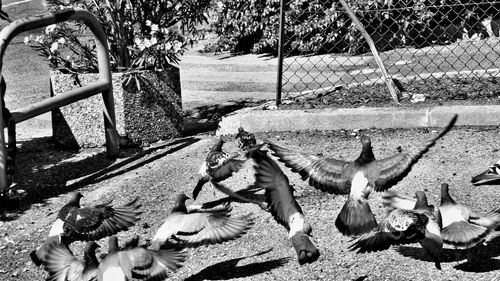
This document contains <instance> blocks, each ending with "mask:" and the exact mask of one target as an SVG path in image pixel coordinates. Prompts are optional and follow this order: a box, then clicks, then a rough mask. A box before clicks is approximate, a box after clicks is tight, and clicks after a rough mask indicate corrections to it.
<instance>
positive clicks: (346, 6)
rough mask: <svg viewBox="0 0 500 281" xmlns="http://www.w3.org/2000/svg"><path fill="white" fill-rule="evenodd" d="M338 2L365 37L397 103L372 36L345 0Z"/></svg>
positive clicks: (397, 100)
mask: <svg viewBox="0 0 500 281" xmlns="http://www.w3.org/2000/svg"><path fill="white" fill-rule="evenodd" d="M339 1H340V4H342V6H343V7H344V9H345V11H346V12H347V14H348V15H349V17H350V18H351V20H352V22H354V24H355V25H356V27H357V28H358V30H359V32H361V35H362V36H363V37H364V38H365V40H366V42H367V43H368V46H369V47H370V50H371V51H372V54H373V58H374V59H375V62H376V63H377V64H378V67H379V68H380V71H381V72H382V77H383V78H384V82H385V84H386V85H387V88H388V89H389V93H390V94H391V96H392V99H393V100H394V101H395V102H396V103H399V96H398V93H397V92H396V90H395V88H394V85H393V84H392V83H393V81H392V79H391V78H390V77H389V75H388V74H387V71H386V70H385V66H384V63H383V62H382V59H381V58H380V56H379V54H378V51H377V47H376V46H375V44H374V43H373V40H372V38H371V37H370V34H368V32H367V31H366V29H365V28H364V27H363V24H362V23H361V22H360V21H359V20H358V18H357V17H356V15H355V14H354V12H353V11H352V10H351V8H350V7H349V5H348V4H347V3H346V2H345V0H339Z"/></svg>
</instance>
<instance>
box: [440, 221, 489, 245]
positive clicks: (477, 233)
mask: <svg viewBox="0 0 500 281" xmlns="http://www.w3.org/2000/svg"><path fill="white" fill-rule="evenodd" d="M490 232H491V229H489V228H486V227H483V226H480V225H475V224H471V223H468V222H466V221H458V222H454V223H452V224H450V225H448V226H447V227H445V228H444V229H443V230H442V231H441V236H442V237H443V241H444V242H446V243H447V244H450V245H453V246H455V247H457V248H470V247H472V246H474V245H476V244H477V243H479V242H481V241H482V240H483V239H484V238H485V237H486V236H487V235H488V234H489V233H490Z"/></svg>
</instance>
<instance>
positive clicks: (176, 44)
mask: <svg viewBox="0 0 500 281" xmlns="http://www.w3.org/2000/svg"><path fill="white" fill-rule="evenodd" d="M181 49H182V43H181V42H179V41H176V42H175V43H174V52H178V51H180V50H181Z"/></svg>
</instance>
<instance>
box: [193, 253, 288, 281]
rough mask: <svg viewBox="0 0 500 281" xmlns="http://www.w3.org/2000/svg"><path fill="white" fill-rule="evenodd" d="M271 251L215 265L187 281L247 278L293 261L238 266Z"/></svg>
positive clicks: (279, 260)
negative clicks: (243, 261)
mask: <svg viewBox="0 0 500 281" xmlns="http://www.w3.org/2000/svg"><path fill="white" fill-rule="evenodd" d="M271 250H272V248H271V249H269V250H265V251H263V252H260V253H257V254H255V255H250V256H245V257H239V258H234V259H231V260H227V261H223V262H219V263H216V264H213V265H211V266H208V267H206V268H204V269H202V270H201V271H200V272H198V273H196V274H194V275H191V276H190V277H188V278H186V279H185V281H198V280H230V279H237V278H245V277H250V276H253V275H256V274H260V273H264V272H266V271H269V270H272V269H275V268H278V267H281V266H283V265H285V264H286V263H288V262H289V261H290V260H291V258H279V259H272V260H268V261H264V262H255V263H250V264H246V265H243V266H238V263H239V262H240V261H241V260H243V259H247V258H250V257H255V256H259V255H263V254H265V253H268V252H270V251H271Z"/></svg>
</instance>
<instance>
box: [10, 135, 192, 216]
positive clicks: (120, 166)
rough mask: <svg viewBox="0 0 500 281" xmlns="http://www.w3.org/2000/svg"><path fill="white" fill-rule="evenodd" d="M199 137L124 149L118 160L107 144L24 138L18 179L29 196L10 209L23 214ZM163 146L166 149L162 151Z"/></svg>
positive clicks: (129, 170) (146, 161) (152, 159)
mask: <svg viewBox="0 0 500 281" xmlns="http://www.w3.org/2000/svg"><path fill="white" fill-rule="evenodd" d="M198 141H199V139H198V138H195V137H187V138H182V139H177V140H174V141H171V142H166V143H162V144H160V145H155V146H153V147H150V148H147V149H142V148H127V149H121V150H120V156H119V158H118V159H116V160H111V159H110V158H108V157H107V155H106V152H105V151H104V149H103V148H98V149H85V150H84V151H80V152H77V151H68V150H61V149H58V148H57V145H56V144H54V143H53V142H52V141H51V138H40V139H33V140H29V141H26V142H21V143H20V145H21V147H20V149H19V153H18V159H17V169H16V175H15V179H16V183H17V186H16V188H17V189H22V190H25V191H26V196H25V197H24V198H23V199H22V201H21V205H20V206H19V208H18V209H16V210H11V211H10V212H12V213H15V214H17V215H19V214H21V213H23V212H24V211H26V210H28V209H30V208H31V206H32V205H33V204H40V203H41V204H44V203H45V200H46V199H48V198H51V197H55V196H58V195H59V194H65V193H67V192H70V191H73V190H76V189H80V188H82V187H85V186H87V185H91V184H97V183H99V182H102V181H104V180H108V179H111V178H113V177H116V176H119V175H123V174H125V173H129V172H131V171H133V170H136V169H138V168H140V167H142V166H144V165H146V164H149V163H151V162H154V161H155V160H158V159H160V158H162V157H164V156H166V155H168V154H171V153H174V152H176V151H178V150H181V149H183V148H186V147H188V146H190V145H192V144H194V143H196V142H198ZM160 150H165V151H161V152H160V153H158V151H160ZM153 154H154V155H153ZM151 155H153V156H151Z"/></svg>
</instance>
